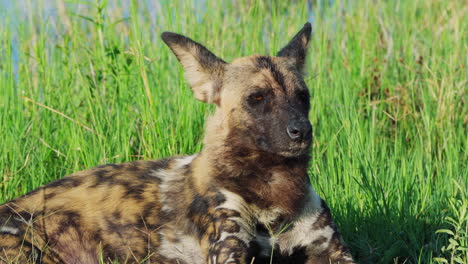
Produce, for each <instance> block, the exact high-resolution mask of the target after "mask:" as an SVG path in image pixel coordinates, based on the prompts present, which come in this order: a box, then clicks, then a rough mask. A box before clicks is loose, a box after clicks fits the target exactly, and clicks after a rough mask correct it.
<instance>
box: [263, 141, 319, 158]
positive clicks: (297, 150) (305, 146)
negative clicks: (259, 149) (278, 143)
mask: <svg viewBox="0 0 468 264" xmlns="http://www.w3.org/2000/svg"><path fill="white" fill-rule="evenodd" d="M310 145H311V144H310V142H305V143H301V144H300V145H295V146H288V147H287V148H279V149H273V148H266V149H263V151H266V152H269V153H271V154H276V155H278V156H282V157H285V158H295V157H300V156H303V155H306V154H308V153H309V151H310Z"/></svg>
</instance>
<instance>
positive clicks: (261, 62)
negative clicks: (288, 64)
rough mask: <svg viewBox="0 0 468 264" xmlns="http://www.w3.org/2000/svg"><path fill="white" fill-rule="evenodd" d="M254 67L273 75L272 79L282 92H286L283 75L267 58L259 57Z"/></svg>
mask: <svg viewBox="0 0 468 264" xmlns="http://www.w3.org/2000/svg"><path fill="white" fill-rule="evenodd" d="M256 66H257V67H258V68H261V69H267V70H269V71H270V72H271V74H272V75H273V78H274V79H275V81H276V82H277V83H278V85H279V86H280V87H281V89H282V90H283V92H286V85H285V82H284V75H283V74H282V73H281V72H280V71H279V69H278V67H277V66H276V64H275V63H274V62H273V61H272V60H271V58H270V57H267V56H260V57H258V58H257V60H256Z"/></svg>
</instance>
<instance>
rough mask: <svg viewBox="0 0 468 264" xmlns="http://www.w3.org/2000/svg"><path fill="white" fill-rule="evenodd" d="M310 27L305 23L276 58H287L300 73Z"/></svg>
mask: <svg viewBox="0 0 468 264" xmlns="http://www.w3.org/2000/svg"><path fill="white" fill-rule="evenodd" d="M311 33H312V25H311V24H310V23H309V22H307V23H305V24H304V26H303V27H302V29H301V30H300V31H299V32H298V33H297V34H296V35H295V36H294V37H293V38H292V40H291V41H290V42H289V43H288V44H287V45H286V46H285V47H284V48H282V49H281V50H280V51H279V52H278V53H277V54H276V56H278V57H287V58H289V59H290V60H292V62H293V63H294V64H295V65H296V68H297V69H299V70H300V71H302V69H303V68H304V64H305V59H306V56H307V46H308V44H309V40H310V35H311Z"/></svg>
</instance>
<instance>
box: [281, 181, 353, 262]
mask: <svg viewBox="0 0 468 264" xmlns="http://www.w3.org/2000/svg"><path fill="white" fill-rule="evenodd" d="M278 245H279V247H280V250H281V252H282V253H283V254H285V255H292V254H293V253H295V251H296V250H298V249H300V250H304V251H305V255H306V264H322V263H323V264H329V263H340V264H351V263H355V262H354V261H353V258H352V256H351V254H350V252H349V250H348V248H347V247H346V246H345V245H344V242H343V240H342V238H341V235H340V233H339V232H338V230H337V228H336V225H335V223H334V222H333V219H332V216H331V213H330V210H329V208H328V206H327V205H326V204H325V202H324V201H323V200H322V199H320V197H319V196H318V195H317V194H316V193H315V192H314V191H313V190H312V189H311V190H310V195H309V197H308V200H307V201H306V203H305V206H304V208H303V210H302V212H301V214H300V215H299V216H298V217H297V219H296V220H295V221H294V222H293V223H292V226H291V228H290V230H288V231H287V232H285V233H283V234H281V235H280V237H279V240H278Z"/></svg>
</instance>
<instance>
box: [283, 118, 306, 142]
mask: <svg viewBox="0 0 468 264" xmlns="http://www.w3.org/2000/svg"><path fill="white" fill-rule="evenodd" d="M287 131H288V135H289V137H290V138H291V139H292V140H303V139H309V138H310V136H311V134H312V126H311V125H310V122H309V120H304V121H300V120H292V121H290V122H289V124H288V127H287Z"/></svg>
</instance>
